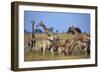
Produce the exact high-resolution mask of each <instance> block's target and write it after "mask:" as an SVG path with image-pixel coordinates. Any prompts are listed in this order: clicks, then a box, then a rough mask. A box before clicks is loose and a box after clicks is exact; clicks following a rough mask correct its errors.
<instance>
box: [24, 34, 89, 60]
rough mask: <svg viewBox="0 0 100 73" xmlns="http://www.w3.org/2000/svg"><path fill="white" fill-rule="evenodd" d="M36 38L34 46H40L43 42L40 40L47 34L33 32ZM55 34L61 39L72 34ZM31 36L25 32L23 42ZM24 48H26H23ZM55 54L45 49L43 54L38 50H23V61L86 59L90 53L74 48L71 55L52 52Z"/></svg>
mask: <svg viewBox="0 0 100 73" xmlns="http://www.w3.org/2000/svg"><path fill="white" fill-rule="evenodd" d="M35 36H36V39H37V43H36V46H38V47H39V46H40V45H42V44H43V42H42V40H44V39H47V35H46V34H44V33H41V34H35ZM57 36H58V37H59V38H60V39H61V40H66V39H72V38H73V36H72V35H70V34H65V33H62V34H57ZM30 37H31V34H30V33H25V37H24V42H27V41H28V40H29V38H30ZM25 50H26V49H25ZM54 54H55V55H54V56H52V55H51V53H50V52H49V51H46V53H45V55H44V56H43V55H42V52H41V51H38V52H35V53H34V52H28V51H25V52H24V61H44V60H46V61H47V60H68V59H86V58H90V55H87V54H84V52H83V53H81V54H80V51H79V49H78V48H77V49H74V50H73V53H72V55H71V56H64V55H63V54H62V55H60V56H59V55H57V53H54Z"/></svg>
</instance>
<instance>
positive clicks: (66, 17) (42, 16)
mask: <svg viewBox="0 0 100 73" xmlns="http://www.w3.org/2000/svg"><path fill="white" fill-rule="evenodd" d="M33 20H34V21H35V28H40V27H36V25H38V24H39V22H40V21H43V22H44V24H45V26H46V27H48V28H49V27H53V28H54V32H55V31H56V30H58V31H59V32H67V30H68V28H69V27H71V26H74V27H79V28H80V29H81V31H82V32H88V33H89V32H90V14H87V13H67V12H66V13H64V12H43V11H24V29H25V30H27V31H29V32H31V30H32V23H31V21H33ZM40 29H41V28H40ZM41 30H42V29H41Z"/></svg>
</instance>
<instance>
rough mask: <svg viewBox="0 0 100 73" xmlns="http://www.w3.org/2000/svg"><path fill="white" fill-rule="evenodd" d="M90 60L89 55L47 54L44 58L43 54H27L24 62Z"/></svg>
mask: <svg viewBox="0 0 100 73" xmlns="http://www.w3.org/2000/svg"><path fill="white" fill-rule="evenodd" d="M87 58H90V56H89V55H86V54H83V55H71V56H64V55H63V54H62V55H60V56H59V55H57V54H55V55H54V56H52V55H51V53H50V52H46V53H45V55H44V56H43V55H42V53H41V52H36V53H34V52H26V53H25V56H24V61H45V60H46V61H47V60H69V59H71V60H72V59H87Z"/></svg>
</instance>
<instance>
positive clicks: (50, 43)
mask: <svg viewBox="0 0 100 73" xmlns="http://www.w3.org/2000/svg"><path fill="white" fill-rule="evenodd" d="M39 25H40V26H41V27H42V29H43V30H44V32H45V33H46V34H47V35H48V39H47V40H46V41H43V55H44V53H45V51H46V49H49V50H50V52H51V54H52V55H54V53H53V51H54V49H55V48H57V47H56V46H57V44H58V43H59V38H58V37H57V36H56V34H54V33H53V32H51V31H50V30H49V29H48V28H47V27H46V26H45V25H44V23H43V22H42V21H41V22H40V23H39Z"/></svg>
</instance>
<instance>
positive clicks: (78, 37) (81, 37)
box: [26, 21, 90, 56]
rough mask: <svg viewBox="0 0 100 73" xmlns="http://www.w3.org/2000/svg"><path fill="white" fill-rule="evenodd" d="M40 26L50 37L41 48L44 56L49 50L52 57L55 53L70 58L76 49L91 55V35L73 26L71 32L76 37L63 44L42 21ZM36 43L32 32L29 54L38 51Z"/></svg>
mask: <svg viewBox="0 0 100 73" xmlns="http://www.w3.org/2000/svg"><path fill="white" fill-rule="evenodd" d="M34 24H35V23H34V22H33V23H32V25H33V27H32V31H34ZM39 26H40V27H41V28H42V29H43V30H44V32H45V34H47V36H48V38H47V39H46V40H43V45H42V46H41V47H40V50H41V52H42V55H43V56H45V53H46V51H47V50H48V51H49V52H50V53H51V55H52V56H54V55H55V53H54V52H56V53H57V55H61V54H64V55H65V56H70V55H72V53H73V52H74V51H73V50H74V48H75V47H77V48H79V51H81V50H85V53H86V54H88V55H90V35H89V34H88V33H81V32H79V31H77V30H76V29H75V27H74V26H72V27H71V28H70V30H71V31H73V36H74V37H73V38H72V39H66V40H64V43H63V44H61V42H60V40H61V39H60V38H59V37H58V36H57V34H55V33H53V32H51V31H49V30H48V28H47V27H46V26H45V25H44V23H43V22H42V21H41V22H40V23H39ZM68 33H69V32H68ZM36 42H37V40H36V37H35V35H34V32H32V39H31V40H29V41H28V42H27V43H26V44H27V48H28V49H29V52H35V51H36V49H37V48H36Z"/></svg>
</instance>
